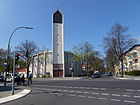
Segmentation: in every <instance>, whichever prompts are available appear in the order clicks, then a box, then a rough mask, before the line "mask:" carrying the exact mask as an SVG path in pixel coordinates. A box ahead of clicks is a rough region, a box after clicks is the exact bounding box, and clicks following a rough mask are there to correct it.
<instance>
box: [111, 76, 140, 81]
mask: <svg viewBox="0 0 140 105" xmlns="http://www.w3.org/2000/svg"><path fill="white" fill-rule="evenodd" d="M113 77H114V78H115V79H122V80H140V79H137V78H117V77H115V76H113Z"/></svg>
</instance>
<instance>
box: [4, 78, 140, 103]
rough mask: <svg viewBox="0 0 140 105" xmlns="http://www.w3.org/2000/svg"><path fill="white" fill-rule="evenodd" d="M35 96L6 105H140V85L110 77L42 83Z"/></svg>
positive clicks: (38, 83) (37, 82)
mask: <svg viewBox="0 0 140 105" xmlns="http://www.w3.org/2000/svg"><path fill="white" fill-rule="evenodd" d="M31 87H32V93H31V94H29V95H27V96H26V97H23V98H21V99H18V100H15V101H12V102H9V103H6V104H4V105H140V81H134V80H118V79H115V78H113V77H112V76H111V77H108V76H102V77H101V78H96V79H92V78H86V79H81V80H44V79H43V80H41V79H36V80H34V83H33V84H32V86H31Z"/></svg>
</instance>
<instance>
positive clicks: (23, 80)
mask: <svg viewBox="0 0 140 105" xmlns="http://www.w3.org/2000/svg"><path fill="white" fill-rule="evenodd" d="M21 85H24V86H25V77H24V74H21Z"/></svg>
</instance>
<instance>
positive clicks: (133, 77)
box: [114, 75, 140, 80]
mask: <svg viewBox="0 0 140 105" xmlns="http://www.w3.org/2000/svg"><path fill="white" fill-rule="evenodd" d="M114 78H116V79H125V80H140V76H129V75H124V78H122V77H116V76H114Z"/></svg>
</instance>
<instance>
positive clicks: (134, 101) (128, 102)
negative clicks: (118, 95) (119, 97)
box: [124, 100, 136, 103]
mask: <svg viewBox="0 0 140 105" xmlns="http://www.w3.org/2000/svg"><path fill="white" fill-rule="evenodd" d="M124 102H127V103H136V101H128V100H124Z"/></svg>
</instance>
